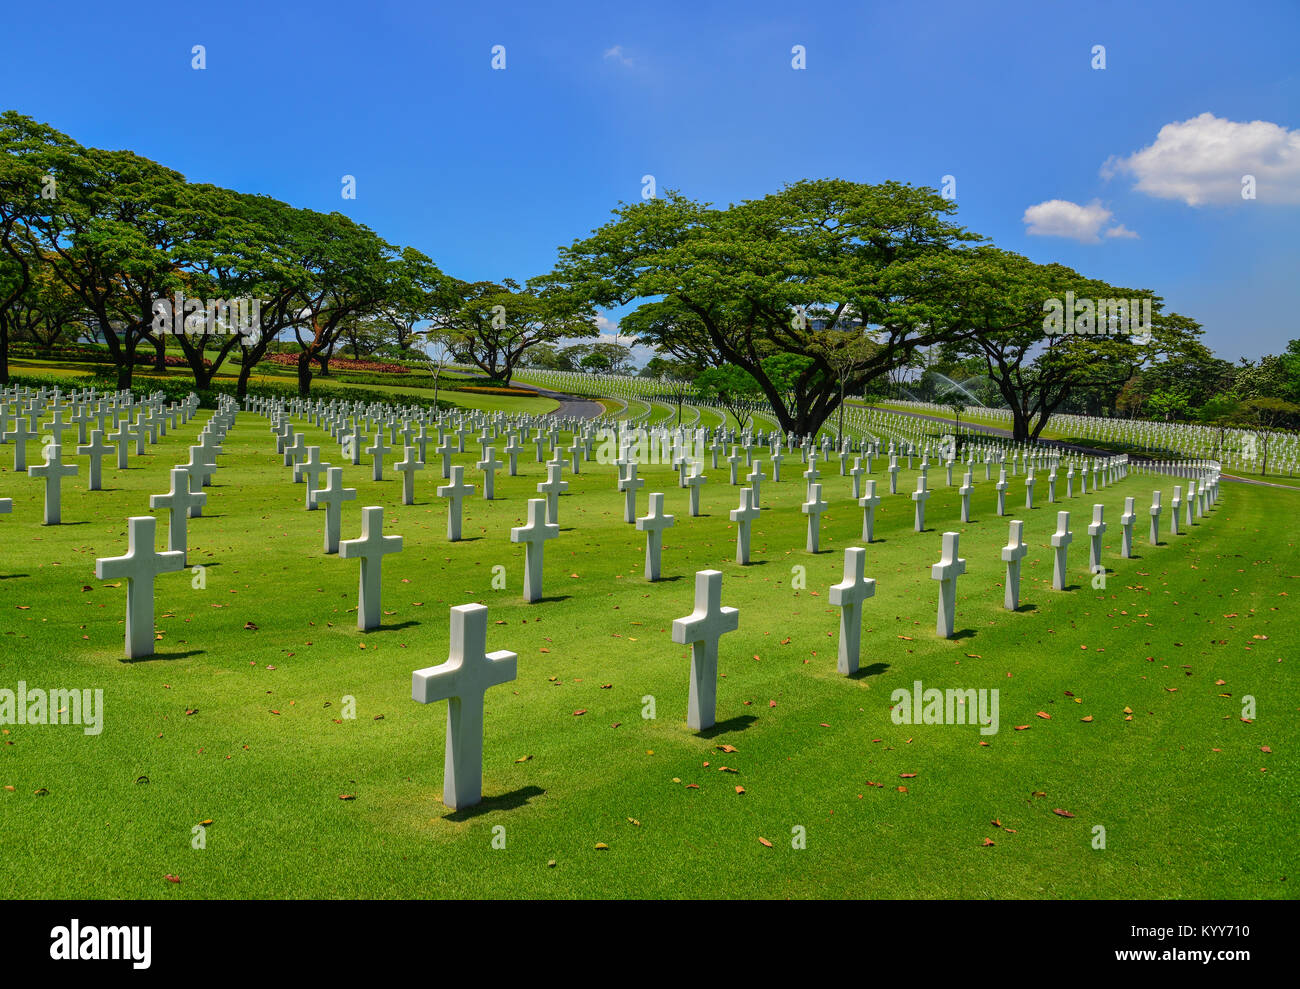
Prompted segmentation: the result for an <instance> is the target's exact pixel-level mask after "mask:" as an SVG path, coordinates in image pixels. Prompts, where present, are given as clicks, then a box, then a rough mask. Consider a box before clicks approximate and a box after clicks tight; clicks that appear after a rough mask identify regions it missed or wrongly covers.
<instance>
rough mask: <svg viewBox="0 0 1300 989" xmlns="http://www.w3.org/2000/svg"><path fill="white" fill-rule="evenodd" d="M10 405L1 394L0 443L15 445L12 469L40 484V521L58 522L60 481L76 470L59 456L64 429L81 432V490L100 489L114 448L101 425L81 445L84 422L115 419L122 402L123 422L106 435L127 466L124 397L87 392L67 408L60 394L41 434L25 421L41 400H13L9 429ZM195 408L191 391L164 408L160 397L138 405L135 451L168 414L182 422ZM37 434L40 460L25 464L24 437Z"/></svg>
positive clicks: (162, 429) (34, 419)
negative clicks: (84, 469)
mask: <svg viewBox="0 0 1300 989" xmlns="http://www.w3.org/2000/svg"><path fill="white" fill-rule="evenodd" d="M92 401H97V409H96V411H95V412H93V413H92V412H90V411H89V405H90V403H91V402H92ZM9 405H10V399H9V398H8V397H6V396H5V395H3V394H0V443H4V442H12V443H13V444H14V470H15V471H20V472H25V473H27V475H28V476H29V477H32V478H35V479H37V480H41V481H43V482H44V485H45V490H44V494H45V501H44V512H43V516H42V519H43V524H45V525H60V524H62V522H63V479H64V478H67V477H74V476H76V475H77V473H78V467H77V465H76V464H70V463H65V462H64V460H63V442H62V440H63V433H64V432H65V431H66V430H67V429H68V428H69V427H71V426H72V425H77V426H79V428H80V431H81V433H82V445H80V446H77V447H76V452H77V454H78V455H79V456H85V457H88V458H89V470H88V474H87V485H86V488H87V490H88V491H100V490H102V489H103V466H102V462H103V458H104V457H107V456H108V455H110V454H111V453H112V452H113V448H112V447H111V446H108V445H106V444H105V443H104V430H103V429H102V428H99V429H94V430H92V431H91V434H90V442H89V443H85V437H84V434H85V432H86V427H87V424H88V423H90V422H91V421H93V420H94V419H95V418H96V417H98V418H99V421H100V422H101V423H103V422H104V421H105V420H106V419H108V418H112V419H113V421H114V422H115V423H116V417H117V415H118V412H119V411H120V409H119V405H122V406H124V407H125V410H126V414H127V418H126V419H125V420H123V422H122V425H121V426H120V427H119V428H118V429H117V431H116V432H115V433H112V434H111V435H110V437H109V438H110V439H113V440H115V441H116V442H117V443H118V447H117V466H118V469H125V468H126V467H127V440H128V438H129V433H128V424H129V422H130V409H131V406H130V404H128V402H127V401H119V400H118V399H114V400H109V399H103V398H101V399H98V400H96V399H94V397H93V396H91V397H89V398H87V399H86V400H85V401H84V402H81V401H77V400H75V399H74V400H73V402H72V404H71V406H69V405H68V404H66V403H64V402H63V401H62V397H61V396H60V395H58V394H56V395H55V396H54V400H53V403H52V404H51V405H50V406H49V409H50V410H52V411H51V416H50V421H49V422H48V423H46V424H45V426H44V429H45V432H42V431H41V430H39V429H30V428H28V423H29V422H31V423H33V424H36V423H38V422H39V420H40V419H41V418H42V416H43V408H44V400H43V399H42V398H33V399H30V400H29V401H28V403H27V404H24V402H23V401H22V400H19V401H18V403H17V408H18V410H19V412H18V415H17V417H16V419H15V425H14V427H13V428H8V427H7V425H6V424H7V421H8V415H9V411H8V410H9ZM70 407H71V408H72V409H73V412H72V415H71V417H70V418H69V419H66V420H65V418H64V412H65V411H66V410H67V409H68V408H70ZM197 407H198V398H197V396H195V395H193V394H191V395H190V396H189V398H188V399H186V401H185V402H183V403H181V404H179V405H177V404H175V403H173V405H172V406H171V407H170V408H168V409H163V408H162V400H161V399H160V398H154V399H152V400H147V401H146V402H145V403H143V404H142V405H141V406H139V408H140V412H139V418H138V420H137V422H136V425H135V426H134V427H133V428H134V429H135V430H136V438H137V449H136V453H137V454H143V452H144V441H145V439H146V438H148V439H149V442H151V443H152V442H156V440H157V438H158V436H159V435H165V434H166V429H167V418H168V416H171V417H172V420H173V423H175V422H176V420H177V419H178V418H179V417H181V416H184V418H185V420H186V421H188V419H189V416H190V415H192V414H193V411H194V409H196V408H197ZM42 435H44V436H46V437H47V441H46V442H45V443H44V462H43V463H41V464H37V465H33V466H30V467H29V466H27V452H26V446H27V441H28V440H29V439H34V438H37V437H39V436H42Z"/></svg>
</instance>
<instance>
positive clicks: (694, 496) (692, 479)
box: [686, 463, 753, 518]
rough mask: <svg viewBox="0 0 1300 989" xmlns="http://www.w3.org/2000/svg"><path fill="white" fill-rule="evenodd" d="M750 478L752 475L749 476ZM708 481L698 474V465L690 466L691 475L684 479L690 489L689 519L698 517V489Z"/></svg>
mask: <svg viewBox="0 0 1300 989" xmlns="http://www.w3.org/2000/svg"><path fill="white" fill-rule="evenodd" d="M750 476H751V477H752V476H753V475H750ZM707 481H708V478H707V477H705V476H704V475H703V474H701V473H700V465H699V464H698V463H696V464H694V465H692V466H691V474H690V476H689V477H688V478H686V486H687V487H688V488H690V491H691V494H690V501H689V505H690V507H689V509H688V511H689V512H690V516H691V518H699V515H700V487H701V486H702V485H703V484H705V483H706V482H707Z"/></svg>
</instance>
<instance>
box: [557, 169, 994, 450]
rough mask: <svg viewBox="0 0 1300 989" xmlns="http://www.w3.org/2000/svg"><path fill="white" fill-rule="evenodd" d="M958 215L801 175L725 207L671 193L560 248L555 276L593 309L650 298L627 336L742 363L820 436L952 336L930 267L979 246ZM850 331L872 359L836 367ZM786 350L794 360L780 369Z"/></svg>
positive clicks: (908, 195) (888, 186) (884, 188)
mask: <svg viewBox="0 0 1300 989" xmlns="http://www.w3.org/2000/svg"><path fill="white" fill-rule="evenodd" d="M955 210H956V206H955V204H953V203H952V202H950V201H949V200H947V199H944V198H943V197H941V196H940V195H939V194H938V193H937V192H935V191H934V190H932V189H926V188H916V187H913V186H910V185H904V184H900V183H897V182H887V183H884V184H881V185H864V184H860V183H855V182H848V181H844V180H838V179H821V180H816V181H802V182H797V183H794V184H793V185H789V186H787V187H785V188H784V189H783V190H781V191H780V192H777V193H774V194H773V195H770V196H766V197H764V198H762V199H758V200H748V201H745V202H742V203H740V204H739V205H733V206H730V207H728V208H727V209H714V208H712V207H711V206H709V205H708V204H701V203H695V202H692V201H691V200H689V199H687V198H685V197H684V196H681V195H680V194H678V193H675V192H670V193H668V194H667V195H666V196H665V197H664V198H662V199H651V200H647V201H645V202H639V203H633V204H623V205H621V206H620V207H619V208H618V209H617V210H615V211H614V216H615V218H614V219H613V220H612V221H611V222H609V223H608V224H606V225H605V226H604V227H601V228H600V229H599V230H596V231H595V232H594V233H593V234H592V235H591V236H590V237H588V238H586V239H584V240H580V241H577V242H576V243H574V244H573V245H571V246H570V247H567V248H563V249H562V250H561V259H560V264H559V266H558V268H557V270H556V276H557V277H559V278H562V279H564V281H565V282H566V283H567V284H568V285H569V286H570V287H571V288H572V290H573V291H574V292H576V293H578V294H580V295H581V296H582V297H584V298H587V299H590V300H591V301H592V302H594V303H595V304H597V305H601V306H612V305H619V304H626V303H629V302H633V301H636V300H643V301H642V303H641V305H640V306H639V307H638V308H637V309H636V310H634V311H633V312H632V313H630V314H628V315H627V316H625V317H623V319H622V321H621V323H620V326H621V328H622V331H623V332H625V333H632V334H635V335H637V336H638V338H639V340H640V342H642V343H645V344H648V345H651V346H654V347H656V348H658V349H660V350H661V351H664V352H666V353H668V354H671V355H672V356H674V357H676V358H678V359H681V360H685V361H688V362H691V363H698V364H707V365H719V364H732V365H735V366H736V367H738V368H740V369H741V370H743V371H745V372H747V373H748V374H750V375H751V376H752V377H753V378H754V380H755V382H756V383H757V385H758V387H759V389H760V391H761V392H762V394H763V396H764V397H765V398H766V399H767V401H768V402H770V403H771V405H772V408H773V410H774V412H775V414H776V416H777V419H778V420H779V422H780V424H781V426H782V428H783V429H786V430H789V431H794V432H796V433H800V434H803V433H815V432H816V431H817V430H818V429H819V428H820V427H821V425H822V423H823V422H825V420H826V418H827V416H828V415H829V414H830V413H831V412H832V411H833V410H834V409H835V407H836V406H837V405H838V404H839V402H840V396H841V394H851V393H854V392H856V391H858V390H860V389H861V388H862V387H863V385H864V384H865V383H866V382H868V381H870V380H872V379H873V378H876V377H878V376H881V375H884V374H886V373H887V372H889V371H890V370H891V369H893V368H895V367H897V366H898V365H900V364H902V363H905V362H906V361H908V360H909V357H910V355H911V354H912V352H913V351H914V350H915V349H916V348H917V347H919V346H925V345H929V344H932V343H934V342H936V341H938V340H940V339H942V338H943V334H944V333H945V332H946V331H947V330H946V327H945V326H943V325H942V324H939V323H935V322H934V321H933V320H932V319H931V313H930V306H931V305H932V301H931V300H932V296H934V295H935V293H936V286H934V285H932V284H930V283H929V282H928V281H926V279H925V278H924V277H922V276H923V275H924V273H925V270H926V269H925V267H924V262H925V261H926V260H927V259H928V258H930V257H932V256H934V255H945V254H948V253H951V252H954V251H958V250H960V249H961V248H962V247H963V246H964V245H965V244H966V243H967V242H973V241H978V240H980V238H979V237H978V236H977V235H976V234H972V233H970V232H968V231H966V230H964V229H963V228H961V227H959V226H957V225H956V224H955V223H952V222H951V221H950V220H949V219H948V217H949V216H950V215H951V214H952V213H954V212H955ZM845 332H851V333H858V334H862V335H866V336H868V337H869V340H870V344H871V346H870V347H869V348H864V349H866V350H869V351H870V352H869V354H865V355H863V358H862V359H861V361H860V362H859V361H856V360H855V361H853V362H852V366H849V367H847V368H845V367H842V366H841V367H839V368H837V366H836V365H835V364H833V363H832V361H833V360H834V356H833V355H834V353H835V352H836V351H837V349H838V348H836V347H835V346H833V345H832V346H828V345H827V344H826V342H825V340H826V338H827V337H828V336H829V335H830V334H837V333H845ZM778 355H785V356H788V357H791V358H795V361H793V362H791V361H784V362H780V363H779V364H777V365H773V364H770V363H769V359H770V358H772V357H774V356H778ZM774 366H775V367H779V368H780V371H781V374H780V375H774V374H772V373H770V372H769V368H771V367H774ZM794 368H797V371H796V373H795V374H794V375H793V378H792V379H789V378H788V377H787V380H784V381H783V380H781V378H782V377H783V376H788V374H789V372H790V371H791V369H794Z"/></svg>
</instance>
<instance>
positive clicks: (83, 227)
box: [29, 145, 185, 388]
mask: <svg viewBox="0 0 1300 989" xmlns="http://www.w3.org/2000/svg"><path fill="white" fill-rule="evenodd" d="M59 150H60V153H59V154H58V156H57V160H56V161H54V162H52V163H51V170H52V171H51V174H53V175H54V176H55V178H56V180H57V190H58V191H57V194H56V195H55V196H54V197H53V198H52V199H49V200H46V201H44V209H43V210H42V211H41V212H42V215H40V216H37V217H33V218H32V220H31V222H30V225H29V229H30V230H31V231H32V232H33V234H34V237H35V241H36V243H37V244H39V248H40V250H41V251H42V252H44V253H45V254H46V255H47V256H49V257H50V258H52V269H53V271H54V273H55V276H56V277H57V278H59V279H60V280H61V281H62V282H63V283H64V284H65V285H66V286H67V287H68V288H69V289H70V290H71V291H72V292H73V293H75V294H76V295H77V297H78V298H79V299H80V300H81V302H82V304H83V305H84V306H85V308H86V310H87V313H88V321H89V323H90V325H91V326H92V327H93V329H94V330H95V331H97V332H98V334H99V335H100V337H101V338H102V339H103V341H104V343H105V345H106V346H107V348H108V352H109V356H110V357H111V358H112V360H113V362H114V363H115V364H116V365H117V385H118V387H119V388H127V387H129V386H130V384H131V376H132V372H133V370H134V365H135V354H136V349H137V347H138V346H139V344H140V343H141V341H143V340H144V339H146V338H147V337H148V336H149V334H150V332H151V330H152V326H153V315H154V312H153V302H154V300H155V299H157V298H160V297H163V296H167V295H170V294H172V293H173V291H174V290H176V289H178V288H180V287H181V285H182V283H183V279H182V277H181V275H180V272H179V270H178V268H177V267H176V265H175V263H174V262H173V260H172V257H171V253H170V252H171V250H172V249H173V248H174V247H175V246H176V244H177V242H178V238H180V237H183V236H185V231H184V229H183V228H182V225H181V224H180V223H178V222H177V216H178V214H177V210H178V207H179V201H180V198H181V196H182V194H183V191H182V190H183V189H184V181H185V180H184V177H183V176H181V175H180V173H178V172H174V171H172V170H171V169H169V168H164V167H162V166H161V165H158V164H156V163H155V162H152V161H150V160H149V159H147V158H142V157H140V156H139V155H136V154H133V153H132V152H130V151H101V150H99V149H97V148H81V147H75V146H74V147H68V146H66V145H65V146H62V147H61V148H60V149H59Z"/></svg>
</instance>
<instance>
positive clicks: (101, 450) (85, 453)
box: [77, 429, 113, 491]
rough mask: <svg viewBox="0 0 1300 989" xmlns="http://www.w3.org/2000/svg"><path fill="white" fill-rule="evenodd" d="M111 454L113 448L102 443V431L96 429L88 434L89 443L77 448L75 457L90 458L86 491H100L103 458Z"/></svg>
mask: <svg viewBox="0 0 1300 989" xmlns="http://www.w3.org/2000/svg"><path fill="white" fill-rule="evenodd" d="M112 452H113V448H112V447H111V446H108V445H107V444H106V443H105V442H104V431H103V430H102V429H96V430H94V431H93V432H91V434H90V442H89V443H87V444H86V445H85V446H79V447H77V455H78V456H82V457H89V458H90V469H89V472H88V473H87V475H86V490H87V491H99V490H102V487H101V484H100V481H101V476H102V475H101V471H102V466H103V465H102V461H103V458H104V457H106V456H108V455H109V454H110V453H112Z"/></svg>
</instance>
